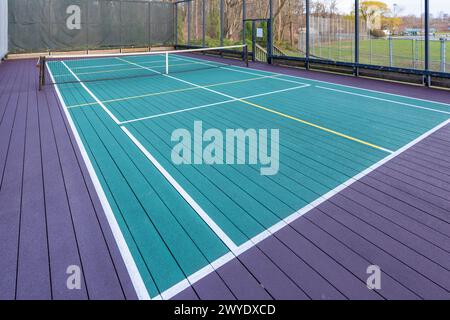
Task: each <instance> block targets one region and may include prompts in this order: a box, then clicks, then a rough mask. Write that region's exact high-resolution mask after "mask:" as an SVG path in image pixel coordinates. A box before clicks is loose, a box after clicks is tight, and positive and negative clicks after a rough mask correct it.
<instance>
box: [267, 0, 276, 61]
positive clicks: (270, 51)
mask: <svg viewBox="0 0 450 320" xmlns="http://www.w3.org/2000/svg"><path fill="white" fill-rule="evenodd" d="M273 27H274V24H273V2H272V0H269V22H268V25H267V29H268V30H267V32H268V35H267V37H268V46H269V47H268V48H267V53H268V57H267V63H269V64H272V56H273Z"/></svg>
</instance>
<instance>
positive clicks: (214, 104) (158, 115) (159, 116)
mask: <svg viewBox="0 0 450 320" xmlns="http://www.w3.org/2000/svg"><path fill="white" fill-rule="evenodd" d="M307 87H310V85H307V84H306V85H302V86H298V87H293V88H288V89H282V90H277V91H271V92H266V93H260V94H255V95H253V96H248V97H243V98H235V99H231V100H226V101H221V102H216V103H210V104H205V105H202V106H198V107H192V108H187V109H181V110H177V111H172V112H166V113H161V114H157V115H153V116H148V117H143V118H138V119H133V120H128V121H123V122H121V123H120V125H123V124H128V123H134V122H139V121H143V120H150V119H156V118H161V117H165V116H169V115H174V114H178V113H184V112H188V111H194V110H199V109H205V108H208V107H214V106H219V105H223V104H228V103H231V102H238V101H240V100H248V99H253V98H258V97H264V96H269V95H272V94H277V93H282V92H287V91H293V90H298V89H303V88H307Z"/></svg>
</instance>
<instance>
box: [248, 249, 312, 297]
mask: <svg viewBox="0 0 450 320" xmlns="http://www.w3.org/2000/svg"><path fill="white" fill-rule="evenodd" d="M240 260H241V261H242V263H243V264H244V265H245V266H246V268H248V270H249V271H250V272H251V273H252V274H253V275H254V276H255V277H256V279H258V281H259V282H260V283H261V284H262V285H263V286H264V288H265V289H266V290H267V291H268V292H269V293H270V295H271V296H272V297H273V298H274V299H275V300H280V299H281V300H284V299H286V300H297V299H311V297H309V296H308V295H307V294H306V293H305V291H304V290H303V289H302V288H300V287H299V286H298V285H297V284H296V283H295V282H294V281H293V280H292V279H291V278H290V277H288V276H287V275H286V274H285V273H284V272H283V271H282V270H281V269H280V268H279V267H278V266H277V265H276V264H275V263H274V262H273V261H271V260H270V259H269V258H268V257H267V256H266V255H265V254H264V253H263V252H262V251H261V249H260V248H259V246H258V247H256V248H255V250H249V251H247V252H245V253H244V254H242V255H241V256H240Z"/></svg>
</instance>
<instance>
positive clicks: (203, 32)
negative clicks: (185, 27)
mask: <svg viewBox="0 0 450 320" xmlns="http://www.w3.org/2000/svg"><path fill="white" fill-rule="evenodd" d="M206 1H207V0H202V47H206Z"/></svg>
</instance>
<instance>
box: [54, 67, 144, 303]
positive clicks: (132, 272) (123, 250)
mask: <svg viewBox="0 0 450 320" xmlns="http://www.w3.org/2000/svg"><path fill="white" fill-rule="evenodd" d="M48 71H49V74H50V77H51V78H52V80H53V81H55V79H54V77H53V73H52V70H51V68H48ZM55 90H56V94H57V96H58V98H59V101H60V102H61V105H62V107H63V110H64V113H65V115H66V118H67V121H68V122H69V125H70V128H71V130H72V133H73V135H74V137H75V141H76V143H77V145H78V149H79V150H80V153H81V156H82V158H83V161H84V163H85V165H86V168H87V170H88V173H89V176H90V178H91V181H92V184H93V185H94V188H95V191H96V193H97V196H98V198H99V200H100V203H101V205H102V208H103V211H104V212H105V216H106V219H107V220H108V224H109V226H110V228H111V231H112V234H113V236H114V239H115V241H116V243H117V246H118V248H119V252H120V255H121V256H122V259H123V261H124V263H125V267H126V269H127V272H128V274H129V276H130V279H131V283H132V284H133V287H134V290H135V292H136V295H137V297H138V299H140V300H150V294H149V293H148V290H147V288H146V286H145V283H144V280H143V279H142V277H141V273H140V272H139V269H138V267H137V265H136V262H135V261H134V258H133V255H132V254H131V252H130V248H129V247H128V245H127V242H126V240H125V238H124V236H123V234H122V230H121V229H120V226H119V224H118V222H117V220H116V217H115V215H114V213H113V211H112V208H111V205H110V204H109V201H108V198H107V197H106V194H105V191H104V190H103V187H102V185H101V183H100V180H99V178H98V176H97V173H96V172H95V169H94V166H93V165H92V162H91V160H90V158H89V155H88V153H87V151H86V148H85V147H84V144H83V142H82V140H81V137H80V134H79V133H78V130H77V127H76V125H75V123H74V121H73V119H72V116H71V115H70V112H69V110H68V109H67V108H66V103H65V101H64V98H63V96H62V94H61V91H60V90H59V87H58V85H56V86H55Z"/></svg>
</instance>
